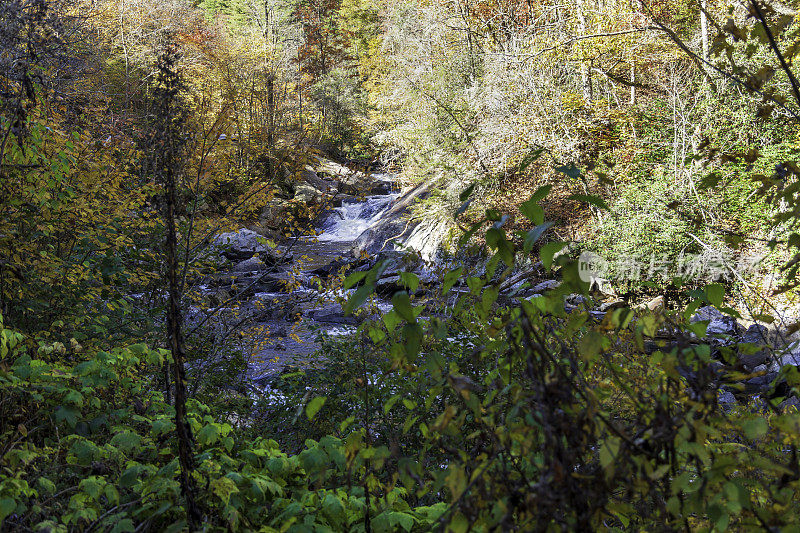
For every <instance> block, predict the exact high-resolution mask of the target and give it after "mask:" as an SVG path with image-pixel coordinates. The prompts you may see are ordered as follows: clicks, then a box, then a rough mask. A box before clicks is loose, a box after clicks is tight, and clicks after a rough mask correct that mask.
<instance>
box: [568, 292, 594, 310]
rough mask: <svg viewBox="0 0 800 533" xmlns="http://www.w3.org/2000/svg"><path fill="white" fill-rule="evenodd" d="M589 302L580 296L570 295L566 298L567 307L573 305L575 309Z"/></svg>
mask: <svg viewBox="0 0 800 533" xmlns="http://www.w3.org/2000/svg"><path fill="white" fill-rule="evenodd" d="M588 301H589V300H588V299H587V298H586V297H585V296H582V295H580V294H570V295H568V296H566V297H565V298H564V303H566V304H567V305H571V306H573V307H578V306H580V305H584V304H585V303H587V302H588Z"/></svg>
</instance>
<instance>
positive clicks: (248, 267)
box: [233, 257, 267, 272]
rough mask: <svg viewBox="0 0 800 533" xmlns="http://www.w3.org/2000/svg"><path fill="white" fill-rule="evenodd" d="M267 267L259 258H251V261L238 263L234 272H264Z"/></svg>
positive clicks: (246, 260)
mask: <svg viewBox="0 0 800 533" xmlns="http://www.w3.org/2000/svg"><path fill="white" fill-rule="evenodd" d="M266 267H267V265H266V264H265V263H264V261H262V260H261V259H259V258H258V257H251V258H250V259H245V260H244V261H242V262H240V263H236V265H235V266H234V267H233V271H234V272H257V271H259V270H264V269H265V268H266Z"/></svg>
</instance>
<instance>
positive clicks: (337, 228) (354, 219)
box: [247, 193, 398, 381]
mask: <svg viewBox="0 0 800 533" xmlns="http://www.w3.org/2000/svg"><path fill="white" fill-rule="evenodd" d="M397 197H398V194H396V193H394V194H384V195H374V196H368V197H366V198H365V199H364V200H350V201H345V202H344V203H343V204H342V205H341V207H337V208H335V209H332V210H330V211H329V212H328V213H327V214H326V215H325V216H324V217H323V218H322V219H321V222H320V224H319V227H318V228H317V232H318V233H319V235H318V236H317V237H316V238H314V237H307V238H304V239H302V240H300V241H298V242H296V243H295V244H294V245H293V246H292V253H293V255H294V258H295V259H294V262H293V264H291V265H289V267H290V268H293V269H294V270H295V275H296V279H298V281H299V285H300V287H298V288H297V289H296V290H293V291H291V292H277V291H265V292H256V293H255V294H254V295H253V297H252V298H251V301H250V302H248V304H247V305H252V306H253V307H255V308H256V309H257V310H258V311H257V313H258V312H260V311H263V313H261V314H262V316H263V317H264V319H261V320H257V324H258V325H257V327H259V328H263V330H262V331H259V332H257V336H259V337H264V336H265V335H264V332H267V333H266V339H265V340H264V342H263V343H262V344H261V345H260V346H258V347H257V348H255V349H253V348H250V349H249V350H248V351H249V352H250V353H251V354H253V357H252V358H251V362H250V365H249V372H248V373H249V377H250V378H252V379H254V380H255V381H258V380H260V379H263V378H266V377H268V376H270V375H272V374H275V373H276V372H279V371H280V370H281V369H282V368H284V367H285V366H286V365H287V364H292V365H299V366H304V367H307V366H312V365H313V357H314V353H315V352H316V351H317V350H318V349H319V347H320V342H319V341H320V338H321V337H324V336H327V337H337V336H342V335H347V334H351V333H353V332H354V331H355V326H356V322H355V320H354V319H353V318H352V317H345V316H344V315H343V313H342V308H341V305H340V304H339V303H337V302H336V298H337V296H338V297H346V296H348V295H349V293H351V292H352V290H351V291H337V292H338V294H335V293H332V292H330V291H327V292H326V291H322V290H320V289H321V285H320V282H319V279H318V278H317V277H316V276H315V275H314V273H315V271H318V269H325V267H327V266H329V265H331V264H336V265H340V264H341V265H343V264H346V263H348V262H352V261H355V258H354V257H353V254H352V248H353V244H354V242H355V241H356V239H357V238H358V237H359V236H360V235H361V234H362V233H363V232H364V231H366V230H367V229H369V228H370V227H371V226H372V225H373V224H375V223H376V222H378V221H379V220H380V219H381V216H382V215H383V214H384V213H385V212H386V211H387V209H388V208H389V207H390V206H391V204H392V202H394V200H395V199H396V198H397ZM287 270H288V269H287ZM385 305H386V308H387V310H388V308H390V305H389V304H388V303H387V304H385ZM382 307H383V306H382ZM256 316H258V315H256ZM298 318H299V320H298Z"/></svg>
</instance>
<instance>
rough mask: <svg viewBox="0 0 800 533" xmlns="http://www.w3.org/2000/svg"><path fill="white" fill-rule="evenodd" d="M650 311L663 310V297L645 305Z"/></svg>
mask: <svg viewBox="0 0 800 533" xmlns="http://www.w3.org/2000/svg"><path fill="white" fill-rule="evenodd" d="M645 307H647V308H648V309H649V310H650V311H658V310H659V309H664V297H663V296H656V297H655V298H653V299H652V300H650V301H649V302H647V303H646V304H645Z"/></svg>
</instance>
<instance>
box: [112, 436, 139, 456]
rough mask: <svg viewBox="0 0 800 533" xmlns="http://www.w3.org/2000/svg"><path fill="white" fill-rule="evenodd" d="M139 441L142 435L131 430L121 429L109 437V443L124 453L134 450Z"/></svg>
mask: <svg viewBox="0 0 800 533" xmlns="http://www.w3.org/2000/svg"><path fill="white" fill-rule="evenodd" d="M141 443H142V437H141V436H139V435H137V434H136V433H134V432H132V431H121V432H119V433H117V434H116V435H114V437H113V438H112V439H111V444H112V445H113V446H116V447H117V448H119V449H121V450H122V451H124V452H125V453H130V452H131V451H133V450H135V449H136V448H138V447H139V446H140V445H141Z"/></svg>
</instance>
